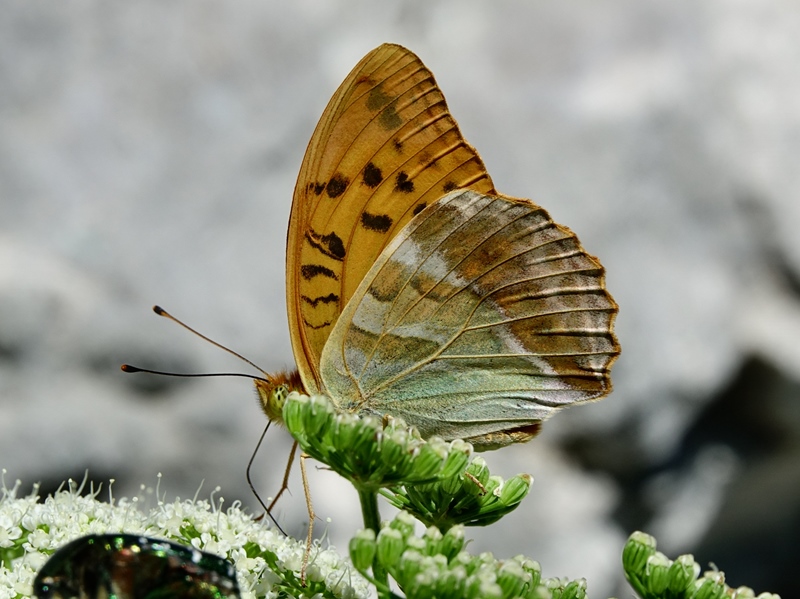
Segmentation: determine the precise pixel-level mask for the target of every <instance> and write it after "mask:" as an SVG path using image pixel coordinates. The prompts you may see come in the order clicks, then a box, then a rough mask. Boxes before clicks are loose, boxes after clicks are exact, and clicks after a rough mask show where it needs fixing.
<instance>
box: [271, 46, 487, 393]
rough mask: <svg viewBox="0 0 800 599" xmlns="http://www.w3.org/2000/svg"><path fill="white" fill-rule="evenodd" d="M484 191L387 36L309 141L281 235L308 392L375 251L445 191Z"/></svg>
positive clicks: (416, 68)
mask: <svg viewBox="0 0 800 599" xmlns="http://www.w3.org/2000/svg"><path fill="white" fill-rule="evenodd" d="M463 188H470V189H474V190H476V191H481V192H487V193H488V192H492V191H493V185H492V181H491V179H490V177H489V175H488V174H487V173H486V170H485V168H484V165H483V162H482V161H481V160H480V158H479V157H478V155H477V153H476V152H475V150H474V149H473V148H472V147H471V146H470V145H469V144H468V143H466V141H465V140H464V138H463V137H462V136H461V133H460V132H459V130H458V126H457V125H456V122H455V121H454V120H453V118H452V117H451V116H450V113H449V112H448V109H447V105H446V104H445V100H444V96H443V95H442V93H441V91H440V90H439V88H438V86H437V85H436V82H435V80H434V78H433V75H432V74H431V73H430V71H428V70H427V69H426V68H425V66H424V65H423V64H422V62H421V61H420V60H419V58H417V57H416V56H415V55H414V54H413V53H411V52H410V51H408V50H406V49H405V48H402V47H400V46H395V45H390V44H385V45H383V46H380V47H379V48H377V49H375V50H373V51H372V52H371V53H370V54H368V55H367V56H366V57H364V59H363V60H362V61H361V62H360V63H359V64H358V65H356V67H355V68H354V69H353V71H352V72H351V73H350V75H349V76H348V77H347V79H345V81H344V83H342V85H341V86H340V87H339V89H338V90H337V91H336V93H335V94H334V96H333V98H332V99H331V101H330V103H329V104H328V107H327V108H326V109H325V112H324V113H323V115H322V118H321V119H320V123H319V125H317V129H316V130H315V132H314V135H313V137H312V139H311V142H310V143H309V146H308V149H307V150H306V155H305V158H304V160H303V165H302V167H301V170H300V175H299V178H298V181H297V186H296V188H295V194H294V202H293V204H292V214H291V218H290V222H289V235H288V240H287V298H288V306H289V319H290V323H289V324H290V329H291V332H292V344H293V348H294V354H295V358H296V359H297V361H298V368H299V370H300V373H301V376H302V378H303V382H304V384H305V386H306V388H307V389H308V390H309V391H317V390H319V389H320V385H319V381H320V378H319V372H318V364H319V362H320V357H321V353H322V349H323V346H324V345H325V342H326V340H327V339H328V336H329V335H330V333H331V330H332V329H333V326H334V325H335V323H336V321H337V319H338V318H339V315H340V313H341V312H342V310H343V309H344V307H345V305H346V304H347V303H348V301H349V299H350V298H351V296H352V295H353V294H354V293H355V291H356V288H357V287H358V285H359V284H360V283H361V281H362V279H363V278H364V275H365V274H366V273H367V271H368V270H369V269H370V267H371V266H372V265H373V263H374V262H375V260H376V258H377V257H378V255H379V254H380V252H381V250H383V248H384V247H385V246H386V245H387V244H388V243H389V242H390V241H391V239H392V238H393V237H394V236H395V235H397V234H398V232H400V231H401V230H402V229H403V227H404V226H405V225H406V224H407V223H408V222H409V221H410V220H411V219H412V218H413V216H414V215H415V214H417V213H419V212H421V211H422V210H423V209H424V208H425V207H426V206H428V205H431V204H433V203H434V202H435V201H436V200H438V199H439V198H441V197H442V196H443V195H445V194H446V193H447V192H449V191H452V190H454V189H463Z"/></svg>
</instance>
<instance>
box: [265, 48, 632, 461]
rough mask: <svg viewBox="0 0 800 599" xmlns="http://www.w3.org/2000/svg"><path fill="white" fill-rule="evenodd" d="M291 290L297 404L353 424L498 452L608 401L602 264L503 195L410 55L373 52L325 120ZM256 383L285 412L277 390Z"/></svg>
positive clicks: (611, 345) (300, 217)
mask: <svg viewBox="0 0 800 599" xmlns="http://www.w3.org/2000/svg"><path fill="white" fill-rule="evenodd" d="M287 281H288V282H287V303H288V310H289V320H290V326H291V333H292V346H293V349H294V353H295V358H296V360H297V365H298V370H299V375H300V379H302V387H303V389H296V386H297V385H295V386H294V387H292V388H291V389H290V390H304V391H306V392H308V393H317V392H321V393H325V394H326V395H328V396H329V397H330V398H331V400H332V401H333V402H334V404H335V405H336V406H337V408H338V409H340V410H342V411H352V412H356V413H361V414H364V413H372V414H377V415H391V416H397V417H402V418H404V419H405V420H406V422H407V423H409V424H411V425H414V426H416V427H417V428H419V430H420V432H421V433H422V434H423V436H429V435H434V434H435V435H439V436H442V437H444V438H446V439H448V438H464V439H467V440H470V441H472V442H473V443H474V444H475V445H476V448H478V449H492V448H496V447H501V446H504V445H508V444H510V443H514V442H519V441H526V440H528V439H530V438H531V437H532V436H534V435H535V434H536V433H537V432H538V431H539V429H540V426H541V422H542V421H543V420H544V419H546V418H547V417H548V416H549V415H551V414H552V413H553V412H554V411H555V410H557V409H559V408H561V407H563V406H566V405H569V404H573V403H578V402H582V401H587V400H591V399H595V398H599V397H602V396H604V395H605V394H607V393H608V392H609V391H610V389H611V382H610V376H609V370H610V366H611V364H612V362H613V360H614V359H615V357H616V356H617V354H618V353H619V346H618V344H617V342H616V338H615V337H614V334H613V331H612V327H613V320H614V317H615V315H616V312H617V306H616V304H615V303H614V301H613V299H612V298H611V296H610V295H609V294H608V292H607V291H606V290H605V285H604V271H603V268H602V266H601V265H600V263H599V262H598V261H597V260H596V259H595V258H594V257H592V256H590V255H589V254H587V253H586V252H585V251H584V250H583V248H582V247H581V245H580V243H579V242H578V240H577V238H576V237H575V235H574V234H573V233H572V232H571V231H570V230H569V229H567V228H565V227H563V226H560V225H557V224H556V223H554V222H553V221H552V220H551V219H550V217H549V215H548V214H547V212H545V211H544V210H543V209H542V208H540V207H539V206H537V205H536V204H534V203H533V202H530V201H529V200H523V199H517V198H510V197H507V196H502V195H499V194H497V192H495V191H494V186H493V184H492V181H491V178H490V177H489V175H488V174H487V173H486V170H485V168H484V166H483V162H482V161H481V159H480V158H479V157H478V155H477V153H476V152H475V150H474V149H473V148H472V147H471V146H470V145H469V144H468V143H467V142H466V141H465V140H464V138H463V137H462V136H461V133H460V132H459V130H458V126H457V125H456V123H455V121H454V120H453V118H452V117H451V116H450V114H449V112H448V110H447V106H446V104H445V102H444V97H443V96H442V94H441V92H440V91H439V89H438V87H437V86H436V83H435V81H434V79H433V76H432V75H431V74H430V72H429V71H428V70H427V69H426V68H425V67H424V65H422V63H421V62H420V61H419V59H418V58H417V57H416V56H415V55H414V54H412V53H411V52H409V51H408V50H406V49H404V48H401V47H400V46H394V45H388V44H387V45H384V46H381V47H379V48H377V49H376V50H374V51H373V52H371V53H370V54H368V55H367V56H366V57H365V58H364V59H363V60H362V61H361V62H360V63H359V64H358V65H357V66H356V67H355V69H354V70H353V72H352V73H351V74H350V75H349V76H348V78H347V79H346V80H345V81H344V83H343V84H342V86H341V87H340V88H339V90H337V92H336V93H335V94H334V97H333V99H332V100H331V102H330V103H329V105H328V108H326V110H325V112H324V113H323V116H322V118H321V120H320V123H319V125H318V126H317V129H316V131H315V132H314V135H313V137H312V139H311V142H310V144H309V147H308V150H307V151H306V156H305V159H304V161H303V166H302V168H301V171H300V176H299V179H298V183H297V186H296V188H295V197H294V201H293V206H292V214H291V217H290V224H289V234H288V241H287ZM295 383H296V379H295ZM281 384H285V383H281ZM257 387H259V394H260V395H261V398H262V402H265V403H269V402H270V401H273V403H275V401H277V400H270V399H269V398H270V397H271V395H270V394H271V393H273V390H274V389H275V388H277V387H278V385H277V384H276V385H272V386H270V385H267V384H263V383H262V384H261V385H260V386H259V384H258V383H257ZM287 388H288V387H287ZM271 412H272V413H273V414H274V413H275V412H279V410H276V409H274V406H273V409H272V410H271ZM268 415H269V414H268Z"/></svg>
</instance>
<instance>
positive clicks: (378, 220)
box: [361, 212, 394, 233]
mask: <svg viewBox="0 0 800 599" xmlns="http://www.w3.org/2000/svg"><path fill="white" fill-rule="evenodd" d="M393 222H394V221H392V219H391V217H390V216H389V215H388V214H370V213H369V212H362V213H361V226H362V227H364V228H365V229H369V230H370V231H377V232H378V233H386V231H388V230H389V228H390V227H391V226H392V223H393Z"/></svg>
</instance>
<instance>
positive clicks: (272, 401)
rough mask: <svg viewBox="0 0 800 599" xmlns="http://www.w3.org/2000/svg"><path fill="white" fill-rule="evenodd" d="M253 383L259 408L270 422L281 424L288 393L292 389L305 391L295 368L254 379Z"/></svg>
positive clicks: (300, 391) (299, 391)
mask: <svg viewBox="0 0 800 599" xmlns="http://www.w3.org/2000/svg"><path fill="white" fill-rule="evenodd" d="M255 385H256V392H257V393H258V399H259V401H260V402H261V410H262V411H263V412H264V414H266V416H267V418H268V419H269V421H270V422H277V423H278V424H283V404H284V403H286V398H287V397H289V393H291V392H292V391H297V392H298V393H305V388H304V387H303V382H302V381H301V380H300V374H299V373H298V372H297V371H296V370H293V371H291V372H279V373H278V374H274V375H268V376H267V378H265V379H255Z"/></svg>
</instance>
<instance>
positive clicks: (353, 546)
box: [350, 529, 377, 575]
mask: <svg viewBox="0 0 800 599" xmlns="http://www.w3.org/2000/svg"><path fill="white" fill-rule="evenodd" d="M376 551H377V543H376V541H375V531H373V530H371V529H366V530H359V531H358V532H357V533H356V535H355V536H354V537H353V538H352V539H350V561H352V562H353V565H354V566H355V568H356V570H358V571H359V572H361V573H362V574H364V575H366V572H367V571H368V570H369V569H370V568H371V567H372V562H373V560H374V559H375V552H376Z"/></svg>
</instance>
